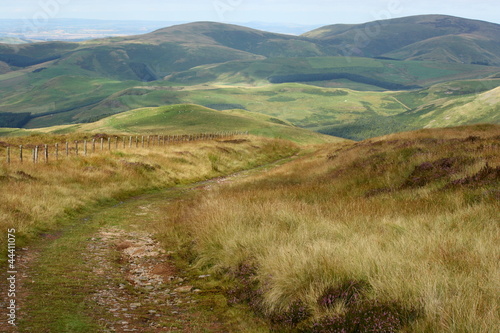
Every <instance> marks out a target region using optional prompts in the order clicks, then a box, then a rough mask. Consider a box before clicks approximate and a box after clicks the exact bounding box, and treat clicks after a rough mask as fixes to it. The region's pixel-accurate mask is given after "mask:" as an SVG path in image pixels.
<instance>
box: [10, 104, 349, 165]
mask: <svg viewBox="0 0 500 333" xmlns="http://www.w3.org/2000/svg"><path fill="white" fill-rule="evenodd" d="M30 131H31V132H32V133H33V135H37V133H56V134H63V133H67V134H70V135H74V133H77V132H80V133H89V134H87V139H88V136H89V135H90V133H102V132H106V133H121V134H131V135H136V134H142V135H155V134H163V135H165V134H168V135H179V134H183V135H185V134H200V133H215V132H225V131H231V132H233V131H241V132H243V131H244V132H249V133H250V134H254V135H260V136H265V137H270V138H281V139H286V140H290V141H294V142H296V143H300V144H313V143H325V142H336V141H339V140H342V139H339V138H335V137H332V136H328V135H323V134H319V133H315V132H311V131H308V130H304V129H301V128H298V127H295V126H293V125H291V124H290V123H287V122H285V121H282V120H280V119H278V118H275V117H272V116H267V115H264V114H259V113H253V112H248V111H245V110H237V109H235V110H224V111H217V110H214V109H210V108H206V107H202V106H199V105H190V104H178V105H170V106H164V107H158V108H142V109H137V110H132V111H127V112H124V113H120V114H117V115H113V116H109V117H107V118H104V119H102V120H99V121H97V122H93V123H89V124H79V125H62V126H54V127H46V128H40V129H34V130H30ZM30 131H21V130H13V129H0V133H4V134H5V135H10V136H14V135H24V134H27V133H30ZM82 138H83V137H82V136H81V135H80V138H78V140H82ZM73 141H74V140H73ZM1 154H2V153H1V152H0V156H1Z"/></svg>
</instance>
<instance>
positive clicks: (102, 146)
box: [101, 138, 104, 152]
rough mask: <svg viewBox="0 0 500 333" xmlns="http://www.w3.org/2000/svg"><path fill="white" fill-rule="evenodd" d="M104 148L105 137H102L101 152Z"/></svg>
mask: <svg viewBox="0 0 500 333" xmlns="http://www.w3.org/2000/svg"><path fill="white" fill-rule="evenodd" d="M103 150H104V138H101V152H102V151H103Z"/></svg>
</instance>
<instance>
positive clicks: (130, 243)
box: [84, 228, 223, 332]
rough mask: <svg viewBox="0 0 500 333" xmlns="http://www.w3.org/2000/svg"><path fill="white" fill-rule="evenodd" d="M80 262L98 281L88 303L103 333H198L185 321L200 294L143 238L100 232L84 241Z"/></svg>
mask: <svg viewBox="0 0 500 333" xmlns="http://www.w3.org/2000/svg"><path fill="white" fill-rule="evenodd" d="M84 257H85V259H86V261H88V263H89V264H91V265H93V272H94V274H96V275H99V276H101V277H102V279H103V281H104V283H103V284H102V285H100V286H98V288H97V289H96V290H95V292H94V293H93V294H92V295H90V296H89V297H90V298H91V300H90V301H91V302H95V303H97V305H98V306H99V308H100V309H101V311H100V313H101V314H100V316H99V318H96V319H97V320H99V322H100V323H101V325H103V326H105V327H106V329H107V330H108V331H109V332H173V331H182V332H196V331H202V328H199V329H197V328H195V327H191V325H190V320H189V316H190V315H193V314H192V311H190V309H191V308H192V307H193V305H194V304H195V303H197V301H196V300H195V299H194V297H193V295H194V294H195V293H198V292H200V290H198V289H195V288H194V287H193V286H192V285H191V284H190V281H188V279H186V278H184V277H182V276H181V272H179V271H178V270H177V269H176V267H175V266H174V265H173V262H172V259H171V253H168V252H166V251H165V250H163V249H162V248H161V247H160V246H159V244H158V243H157V242H156V241H154V240H153V239H152V238H151V236H150V235H149V234H147V233H143V232H128V231H124V230H121V229H116V228H106V229H103V230H101V231H100V232H99V233H98V234H96V235H95V236H94V237H92V238H91V239H90V240H89V243H88V245H87V247H86V253H85V254H84ZM202 278H204V277H200V279H202ZM96 313H98V312H97V311H96ZM215 326H217V324H215ZM212 329H217V328H216V327H212ZM221 331H223V329H222V330H221Z"/></svg>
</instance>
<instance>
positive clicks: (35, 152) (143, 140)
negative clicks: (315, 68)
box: [4, 131, 248, 164]
mask: <svg viewBox="0 0 500 333" xmlns="http://www.w3.org/2000/svg"><path fill="white" fill-rule="evenodd" d="M236 135H248V131H246V132H234V131H233V132H217V133H200V134H190V135H147V136H144V135H142V136H140V137H139V136H138V135H136V136H135V138H134V137H133V136H131V135H130V136H128V137H126V136H123V137H121V141H122V145H123V149H125V148H126V146H128V148H129V149H133V148H136V149H137V148H139V147H141V148H142V149H143V148H151V147H161V146H166V145H168V144H171V143H183V142H192V141H209V140H216V139H223V138H228V137H232V136H236ZM113 138H114V139H115V140H114V142H115V144H114V148H115V150H118V146H121V145H120V144H119V141H120V136H113ZM112 142H113V140H112V137H111V136H109V137H108V142H107V147H106V148H107V149H106V150H107V151H108V152H110V151H111V150H112V146H113V145H112ZM127 143H128V145H127ZM64 144H65V151H66V157H67V158H68V157H69V156H71V151H73V152H74V156H81V155H82V152H81V149H83V156H88V155H90V154H95V153H96V139H95V138H94V139H92V141H91V142H88V141H87V140H76V141H74V143H73V146H72V147H70V143H69V142H68V141H66V142H65V143H64ZM89 144H90V145H91V147H90V149H88V145H89ZM53 146H54V150H53V156H54V158H55V160H56V161H58V160H59V159H60V151H59V143H55V144H54V145H53ZM14 147H16V146H15V145H10V144H7V146H6V147H5V148H6V156H5V159H4V161H5V162H6V163H7V164H11V163H13V162H14V161H15V159H14V158H13V156H12V155H13V154H14V153H13V148H14ZM18 147H19V155H18V156H19V160H18V161H19V162H20V163H23V162H24V160H25V159H24V155H25V150H26V149H29V147H33V148H32V149H31V156H32V160H33V163H34V164H37V163H40V158H41V157H40V152H41V151H42V150H43V151H42V156H43V162H44V163H46V164H47V163H49V160H50V156H51V154H50V151H51V145H48V144H42V145H35V146H27V145H19V146H18ZM28 151H29V150H28ZM104 151H105V145H104V138H102V137H101V138H100V152H104Z"/></svg>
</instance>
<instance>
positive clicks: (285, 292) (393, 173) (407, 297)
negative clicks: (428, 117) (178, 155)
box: [158, 125, 500, 333]
mask: <svg viewBox="0 0 500 333" xmlns="http://www.w3.org/2000/svg"><path fill="white" fill-rule="evenodd" d="M499 134H500V127H499V126H494V125H491V126H490V125H487V126H482V125H481V126H471V127H462V128H457V129H445V130H443V131H442V132H441V131H440V130H428V131H418V132H414V133H403V134H400V135H391V136H388V137H385V138H379V139H372V140H367V141H364V142H359V143H343V144H339V145H329V146H324V147H323V148H322V149H321V150H319V151H318V152H317V153H315V154H313V155H311V156H308V157H304V158H301V159H300V160H297V161H295V162H292V163H289V164H287V165H284V166H282V167H280V168H278V169H276V170H273V171H271V172H268V173H266V174H263V175H260V176H255V177H252V178H251V179H248V180H246V181H244V182H239V183H235V184H232V185H231V186H226V187H224V188H222V189H220V190H217V191H210V192H208V193H207V194H205V195H203V196H201V197H197V198H196V199H195V200H194V201H191V202H184V203H182V204H179V205H177V206H176V208H175V212H174V217H171V218H167V220H166V221H160V222H159V224H158V229H159V230H161V228H162V225H163V226H165V225H168V231H167V229H164V231H163V234H164V236H165V237H170V238H169V239H170V240H171V241H175V239H176V240H177V242H178V244H179V247H184V248H185V249H186V253H190V256H191V257H190V259H191V260H192V261H193V262H194V263H196V264H197V265H198V267H201V268H203V269H206V270H208V271H210V272H212V273H213V274H219V276H221V277H225V278H227V279H228V281H233V283H236V285H238V283H241V281H242V280H241V279H238V278H235V274H234V272H237V271H240V270H241V267H242V265H244V264H245V263H247V264H248V263H251V264H252V266H251V267H253V270H252V273H251V274H250V275H249V277H247V279H250V280H249V281H251V283H247V284H246V285H247V286H250V289H245V290H244V297H243V296H241V297H236V299H235V300H233V301H238V299H240V300H241V301H242V302H247V303H250V304H251V303H252V302H254V303H257V304H258V307H257V308H258V310H259V311H260V312H261V313H262V314H263V315H264V316H266V317H267V318H268V319H269V321H270V323H271V324H272V325H277V324H279V322H281V324H282V328H283V329H284V330H285V331H294V330H295V331H302V332H399V331H404V332H478V333H479V332H497V331H499V330H500V316H498V314H499V310H500V297H499V296H500V293H499V290H500V280H499V279H498V276H500V264H499V263H500V260H499V258H500V247H499V246H498V244H499V241H500V224H499V222H500V220H499V217H498V212H499V211H500V209H499V208H500V204H499V201H498V196H497V195H496V193H498V188H499V181H500V179H499V177H498V172H497V170H498V168H499V166H500V156H499V155H498V151H499V148H500V136H499ZM179 226H182V227H183V228H184V229H185V230H186V232H182V231H181V230H180V229H179ZM172 230H177V233H176V234H175V238H174V237H173V236H172V234H171V233H172ZM238 281H239V282H238ZM240 291H241V285H240ZM242 292H243V291H242ZM251 305H252V304H251ZM252 306H253V305H252ZM254 308H255V307H254Z"/></svg>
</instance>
